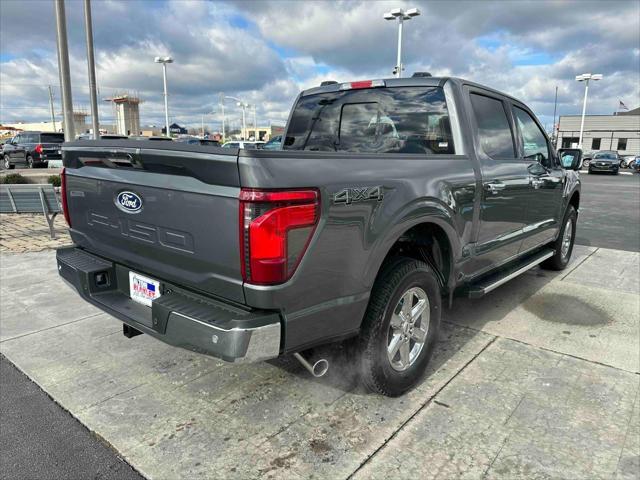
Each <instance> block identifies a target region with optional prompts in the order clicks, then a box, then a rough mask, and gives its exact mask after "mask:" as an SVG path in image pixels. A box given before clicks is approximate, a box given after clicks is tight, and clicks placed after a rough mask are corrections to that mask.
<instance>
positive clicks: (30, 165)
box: [27, 155, 33, 168]
mask: <svg viewBox="0 0 640 480" xmlns="http://www.w3.org/2000/svg"><path fill="white" fill-rule="evenodd" d="M27 168H33V157H32V156H31V155H27Z"/></svg>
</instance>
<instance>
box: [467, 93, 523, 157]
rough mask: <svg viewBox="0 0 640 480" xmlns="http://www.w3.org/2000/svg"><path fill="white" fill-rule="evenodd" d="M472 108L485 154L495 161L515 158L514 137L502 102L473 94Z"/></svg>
mask: <svg viewBox="0 0 640 480" xmlns="http://www.w3.org/2000/svg"><path fill="white" fill-rule="evenodd" d="M471 106H472V107H473V114H474V117H475V119H476V125H477V126H478V139H479V140H480V147H481V148H482V150H483V151H484V153H486V154H487V155H488V156H489V157H491V158H495V159H500V158H515V156H516V153H515V148H514V145H513V135H512V133H511V127H510V126H509V120H507V112H506V111H505V109H504V105H503V103H502V101H501V100H497V99H495V98H491V97H486V96H484V95H479V94H475V93H472V94H471Z"/></svg>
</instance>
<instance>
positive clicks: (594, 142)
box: [591, 138, 601, 150]
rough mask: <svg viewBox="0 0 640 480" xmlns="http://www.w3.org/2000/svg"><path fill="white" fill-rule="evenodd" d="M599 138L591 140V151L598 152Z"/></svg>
mask: <svg viewBox="0 0 640 480" xmlns="http://www.w3.org/2000/svg"><path fill="white" fill-rule="evenodd" d="M600 140H601V139H600V138H593V139H592V140H591V150H600Z"/></svg>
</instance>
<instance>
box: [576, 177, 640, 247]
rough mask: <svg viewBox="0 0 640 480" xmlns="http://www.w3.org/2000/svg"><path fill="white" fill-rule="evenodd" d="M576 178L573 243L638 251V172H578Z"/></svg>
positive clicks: (639, 192)
mask: <svg viewBox="0 0 640 480" xmlns="http://www.w3.org/2000/svg"><path fill="white" fill-rule="evenodd" d="M621 173H622V172H621ZM624 173H630V171H629V172H624ZM580 180H581V181H582V192H581V193H582V195H581V201H580V215H579V224H578V229H577V231H576V243H578V244H580V245H590V246H593V247H605V248H613V249H617V250H630V251H634V252H640V175H638V174H637V173H635V174H631V173H630V174H629V175H608V174H581V175H580Z"/></svg>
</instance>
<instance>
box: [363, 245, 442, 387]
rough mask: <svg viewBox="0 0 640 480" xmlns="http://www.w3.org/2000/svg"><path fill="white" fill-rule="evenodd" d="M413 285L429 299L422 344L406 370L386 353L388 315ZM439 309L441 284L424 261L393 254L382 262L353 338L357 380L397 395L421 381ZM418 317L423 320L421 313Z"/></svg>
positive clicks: (433, 341)
mask: <svg viewBox="0 0 640 480" xmlns="http://www.w3.org/2000/svg"><path fill="white" fill-rule="evenodd" d="M416 287H417V290H418V291H419V292H421V293H424V294H426V298H427V300H428V304H429V320H428V327H427V329H426V336H425V337H424V342H423V344H422V348H421V349H420V350H419V352H418V353H417V354H416V357H415V359H414V360H413V361H412V362H410V363H409V366H408V367H407V368H406V369H405V370H402V371H399V370H397V369H396V368H394V367H393V366H392V360H393V359H390V358H389V356H388V354H387V348H388V342H389V333H390V329H391V326H390V323H391V317H392V314H393V313H394V310H395V309H396V308H397V307H399V306H400V305H401V304H400V300H401V299H402V298H403V295H405V294H407V292H408V291H410V289H412V288H416ZM440 311H441V297H440V285H439V283H438V280H437V278H436V276H435V275H434V273H433V271H432V270H431V268H430V267H429V266H428V265H427V264H426V263H424V262H421V261H419V260H414V259H411V258H406V257H395V258H393V259H392V260H390V261H388V262H387V263H386V265H384V266H383V268H382V270H381V272H380V273H379V274H378V278H377V279H376V282H375V284H374V286H373V290H372V292H371V297H370V299H369V306H368V307H367V312H366V314H365V317H364V320H363V322H362V329H361V331H360V335H359V336H358V337H357V338H356V339H355V340H354V343H355V345H354V351H355V354H356V358H355V360H356V364H357V365H358V366H359V374H360V380H361V382H362V383H363V384H364V386H365V387H366V388H367V389H368V390H370V391H372V392H375V393H379V394H382V395H386V396H389V397H397V396H399V395H402V394H403V393H404V392H406V391H407V390H409V389H410V388H412V387H413V386H415V385H416V384H417V383H418V382H419V381H420V379H421V378H422V377H423V376H424V373H425V371H426V367H427V364H428V363H429V359H430V358H431V355H432V353H433V349H434V344H435V343H436V341H437V338H438V330H439V328H440ZM425 313H426V308H425ZM396 318H399V317H396ZM420 318H421V320H420V321H421V322H422V321H423V320H422V317H420ZM412 331H413V330H412ZM394 332H397V330H394ZM398 343H400V342H398ZM412 344H413V346H411V345H412ZM415 345H416V342H414V340H408V347H407V348H409V349H411V351H413V349H414V347H415ZM400 353H401V352H400V350H398V355H400Z"/></svg>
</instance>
